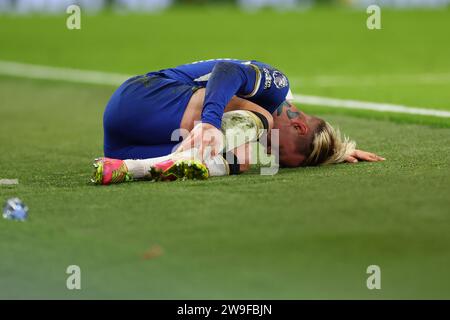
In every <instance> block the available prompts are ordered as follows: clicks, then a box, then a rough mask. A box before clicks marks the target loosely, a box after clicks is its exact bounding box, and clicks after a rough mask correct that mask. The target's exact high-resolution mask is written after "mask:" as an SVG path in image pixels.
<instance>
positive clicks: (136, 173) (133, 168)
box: [125, 154, 171, 179]
mask: <svg viewBox="0 0 450 320" xmlns="http://www.w3.org/2000/svg"><path fill="white" fill-rule="evenodd" d="M170 156H171V155H170V154H169V155H167V156H164V157H158V158H149V159H139V160H132V159H129V160H125V164H126V166H127V168H128V172H129V173H131V174H132V175H133V178H135V179H143V178H145V177H146V176H148V175H149V170H150V168H151V167H152V166H153V165H155V164H156V163H159V162H162V161H166V160H169V159H170Z"/></svg>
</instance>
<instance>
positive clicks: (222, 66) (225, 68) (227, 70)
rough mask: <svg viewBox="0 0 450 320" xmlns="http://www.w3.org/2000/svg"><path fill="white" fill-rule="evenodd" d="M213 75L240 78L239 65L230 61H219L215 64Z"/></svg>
mask: <svg viewBox="0 0 450 320" xmlns="http://www.w3.org/2000/svg"><path fill="white" fill-rule="evenodd" d="M213 73H221V74H226V75H230V76H240V75H241V74H242V70H241V68H240V65H239V64H237V63H235V62H231V61H219V62H217V63H216V65H215V66H214V69H213Z"/></svg>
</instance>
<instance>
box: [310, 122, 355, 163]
mask: <svg viewBox="0 0 450 320" xmlns="http://www.w3.org/2000/svg"><path fill="white" fill-rule="evenodd" d="M355 148H356V142H355V141H353V140H350V139H349V138H348V137H345V136H344V137H342V136H341V133H340V131H339V129H334V128H333V127H332V126H331V125H330V124H329V123H328V122H325V121H323V120H322V121H321V123H320V124H319V126H318V127H317V130H316V132H315V133H314V136H313V139H312V142H311V148H310V150H311V153H310V155H309V157H308V158H307V159H306V161H305V163H304V165H306V166H317V165H323V164H333V163H341V162H344V161H345V159H346V158H347V157H348V156H349V155H350V154H351V153H352V152H353V151H354V150H355Z"/></svg>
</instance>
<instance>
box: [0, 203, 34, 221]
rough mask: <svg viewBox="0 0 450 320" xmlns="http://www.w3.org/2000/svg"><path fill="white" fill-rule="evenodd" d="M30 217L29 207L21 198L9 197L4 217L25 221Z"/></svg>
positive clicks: (4, 209) (4, 208)
mask: <svg viewBox="0 0 450 320" xmlns="http://www.w3.org/2000/svg"><path fill="white" fill-rule="evenodd" d="M27 217H28V207H27V206H26V205H25V204H24V203H23V202H22V200H20V199H19V198H11V199H8V200H7V201H6V203H5V206H4V207H3V218H5V219H9V220H19V221H25V220H26V219H27Z"/></svg>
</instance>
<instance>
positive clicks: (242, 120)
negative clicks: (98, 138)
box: [92, 110, 267, 184]
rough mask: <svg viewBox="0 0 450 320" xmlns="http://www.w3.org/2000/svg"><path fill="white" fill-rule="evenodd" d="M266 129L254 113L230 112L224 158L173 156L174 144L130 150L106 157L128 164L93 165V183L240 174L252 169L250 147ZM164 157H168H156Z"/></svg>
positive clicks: (224, 126) (192, 151)
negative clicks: (249, 144)
mask: <svg viewBox="0 0 450 320" xmlns="http://www.w3.org/2000/svg"><path fill="white" fill-rule="evenodd" d="M266 128H267V122H266V121H264V118H262V117H261V116H258V115H257V114H255V113H253V112H250V111H242V110H239V111H230V112H227V113H225V114H224V116H223V120H222V130H223V133H224V136H225V140H226V141H225V153H224V155H217V156H215V157H213V158H205V159H204V160H203V164H202V163H201V161H200V159H201V157H200V156H199V155H198V154H197V150H196V149H190V150H186V151H184V152H173V153H172V152H171V151H173V150H175V145H174V144H169V145H161V146H127V147H125V148H119V149H114V150H110V151H108V153H107V154H108V155H110V156H112V157H113V158H118V159H126V160H123V161H122V160H115V159H108V158H101V159H98V160H97V161H96V162H95V163H94V166H95V167H96V171H95V174H94V178H93V179H92V181H93V182H94V183H97V184H109V183H118V182H124V181H131V180H141V179H147V180H175V179H184V178H188V179H189V178H191V179H192V178H196V179H205V178H207V177H208V175H209V176H223V175H229V174H238V173H240V172H243V171H245V170H246V169H248V167H249V163H250V152H249V151H248V150H249V146H248V143H249V142H252V141H256V140H258V139H259V138H260V137H261V135H262V134H263V133H264V129H266ZM105 141H106V138H105ZM105 153H106V152H105ZM161 154H169V155H167V156H162V157H155V155H158V156H159V155H161ZM127 158H128V159H127ZM143 158H144V159H143ZM205 166H206V168H207V172H205V171H206V170H205ZM208 173H209V174H208Z"/></svg>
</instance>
